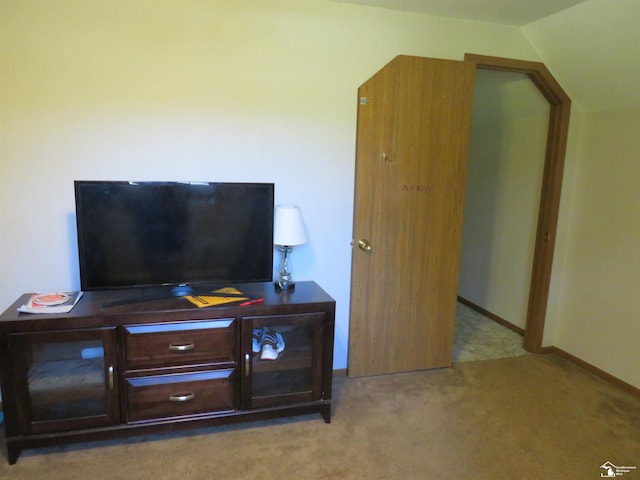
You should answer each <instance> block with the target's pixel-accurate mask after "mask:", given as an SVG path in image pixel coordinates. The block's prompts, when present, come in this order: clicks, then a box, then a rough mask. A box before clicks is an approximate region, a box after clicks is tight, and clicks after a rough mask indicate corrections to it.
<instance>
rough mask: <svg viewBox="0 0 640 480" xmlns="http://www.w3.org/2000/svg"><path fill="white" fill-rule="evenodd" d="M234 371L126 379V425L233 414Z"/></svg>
mask: <svg viewBox="0 0 640 480" xmlns="http://www.w3.org/2000/svg"><path fill="white" fill-rule="evenodd" d="M233 372H234V370H213V371H210V372H197V373H182V374H176V375H153V376H148V377H137V378H128V379H126V386H127V401H128V421H129V422H136V421H140V420H151V419H156V418H168V417H180V416H184V415H194V414H199V413H207V412H219V411H229V410H234V402H233V392H234V375H233Z"/></svg>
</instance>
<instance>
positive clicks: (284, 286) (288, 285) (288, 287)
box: [273, 281, 296, 292]
mask: <svg viewBox="0 0 640 480" xmlns="http://www.w3.org/2000/svg"><path fill="white" fill-rule="evenodd" d="M273 285H274V286H275V287H276V290H282V291H284V292H290V291H291V290H295V288H296V284H295V283H294V282H291V281H290V282H289V283H284V284H282V285H281V284H280V282H273Z"/></svg>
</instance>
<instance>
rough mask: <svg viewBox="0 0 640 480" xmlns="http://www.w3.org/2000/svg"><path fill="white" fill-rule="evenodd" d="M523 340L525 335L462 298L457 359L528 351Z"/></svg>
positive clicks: (456, 337)
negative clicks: (474, 308) (492, 318)
mask: <svg viewBox="0 0 640 480" xmlns="http://www.w3.org/2000/svg"><path fill="white" fill-rule="evenodd" d="M522 342H523V338H522V336H520V335H518V334H517V333H515V332H513V331H511V330H509V329H508V328H506V327H503V326H502V325H500V324H498V323H496V322H495V321H493V320H491V319H490V318H487V317H485V316H484V315H482V314H481V313H478V312H477V311H476V310H473V309H472V308H469V307H468V306H466V305H464V304H462V303H460V302H458V305H457V308H456V325H455V333H454V340H453V362H454V363H459V362H469V361H474V360H495V359H498V358H507V357H517V356H520V355H527V354H528V352H527V351H526V350H525V349H524V347H523V346H522Z"/></svg>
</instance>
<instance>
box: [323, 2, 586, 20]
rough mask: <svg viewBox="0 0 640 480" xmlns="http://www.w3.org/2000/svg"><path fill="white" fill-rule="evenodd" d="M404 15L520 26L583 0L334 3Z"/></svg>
mask: <svg viewBox="0 0 640 480" xmlns="http://www.w3.org/2000/svg"><path fill="white" fill-rule="evenodd" d="M335 1H338V2H342V3H354V4H358V5H368V6H370V7H381V8H388V9H390V10H400V11H405V12H413V13H422V14H426V15H436V16H439V17H452V18H461V19H465V20H475V21H480V22H489V23H500V24H505V25H515V26H522V25H526V24H527V23H531V22H534V21H536V20H539V19H541V18H544V17H546V16H548V15H552V14H554V13H557V12H559V11H561V10H564V9H566V8H569V7H572V6H574V5H577V4H579V3H582V2H584V1H585V0H335Z"/></svg>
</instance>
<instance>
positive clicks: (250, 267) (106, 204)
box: [74, 181, 274, 295]
mask: <svg viewBox="0 0 640 480" xmlns="http://www.w3.org/2000/svg"><path fill="white" fill-rule="evenodd" d="M74 187H75V202H76V223H77V229H78V256H79V264H80V284H81V289H82V290H84V291H87V290H100V289H112V288H130V287H153V286H169V287H178V288H177V289H176V290H175V294H178V295H181V294H186V293H189V291H190V287H193V286H198V285H203V284H206V285H214V286H218V285H221V286H224V285H227V284H235V283H244V282H263V281H271V280H272V276H273V200H274V185H273V184H272V183H212V182H184V183H183V182H129V181H75V182H74ZM185 286H186V288H184V287H185Z"/></svg>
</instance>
